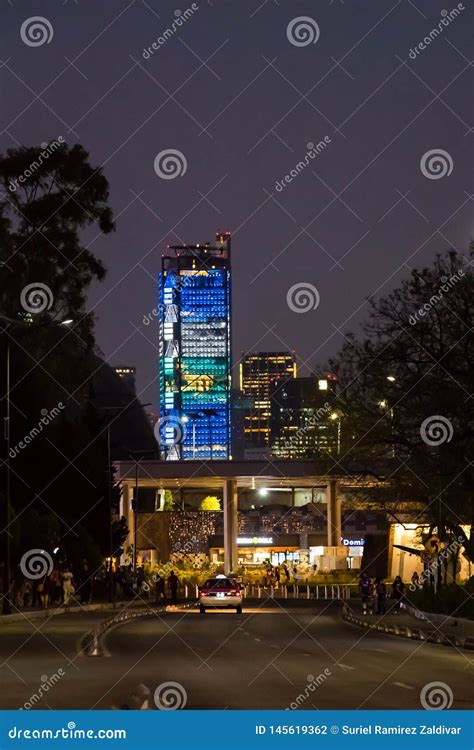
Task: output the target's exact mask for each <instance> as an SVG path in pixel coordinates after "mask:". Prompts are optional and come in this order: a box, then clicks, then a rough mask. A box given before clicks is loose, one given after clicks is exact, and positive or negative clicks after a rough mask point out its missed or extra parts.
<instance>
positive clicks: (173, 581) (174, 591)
mask: <svg viewBox="0 0 474 750" xmlns="http://www.w3.org/2000/svg"><path fill="white" fill-rule="evenodd" d="M178 583H179V578H178V576H177V575H176V574H175V572H174V570H172V571H171V573H170V576H169V578H168V586H169V587H170V591H171V601H172V603H173V604H177V603H178Z"/></svg>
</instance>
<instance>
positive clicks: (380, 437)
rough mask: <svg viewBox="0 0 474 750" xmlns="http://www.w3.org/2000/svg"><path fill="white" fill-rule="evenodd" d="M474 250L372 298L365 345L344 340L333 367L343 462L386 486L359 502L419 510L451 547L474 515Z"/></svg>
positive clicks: (472, 552)
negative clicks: (406, 505) (377, 297)
mask: <svg viewBox="0 0 474 750" xmlns="http://www.w3.org/2000/svg"><path fill="white" fill-rule="evenodd" d="M473 256H474V246H472V245H471V248H470V251H469V253H468V254H467V255H462V254H459V253H458V252H456V251H454V250H451V251H449V252H447V253H445V254H444V255H440V256H437V257H436V259H435V261H434V263H433V265H432V266H431V267H429V268H423V269H422V270H413V272H412V273H411V276H410V277H409V278H407V279H406V280H404V281H403V282H402V284H401V286H400V287H399V288H398V289H395V290H394V291H393V292H391V293H390V294H389V295H388V296H387V297H385V298H382V299H378V300H370V316H369V318H368V320H367V322H366V323H365V325H364V326H363V337H362V338H361V339H360V340H359V339H357V338H356V337H355V336H354V335H349V336H348V337H347V338H346V343H345V344H344V346H343V348H342V350H341V352H340V353H339V355H338V356H337V357H336V358H335V359H334V360H333V361H332V362H331V365H330V366H331V369H332V371H333V372H335V374H336V375H337V378H338V387H339V391H338V402H339V407H338V408H339V409H340V412H341V414H342V417H341V422H342V436H343V446H342V447H343V450H342V453H343V455H342V456H341V458H340V463H341V464H343V466H344V467H345V468H346V469H347V470H348V471H351V472H352V473H354V472H361V473H365V474H366V475H370V474H372V475H375V476H376V477H377V478H378V479H381V480H382V481H383V484H382V485H378V486H374V487H372V488H368V489H365V490H364V491H363V492H362V493H357V496H358V497H359V498H360V497H362V498H363V499H365V500H369V501H372V502H374V504H376V505H378V506H380V504H381V503H382V504H389V503H391V507H392V508H397V509H401V507H402V505H401V504H402V503H404V502H408V501H409V502H410V503H411V504H412V506H413V504H415V505H416V506H417V507H418V508H419V511H420V516H419V517H420V523H421V519H423V520H424V521H426V520H427V521H428V523H429V525H430V531H432V530H434V529H436V530H437V533H438V535H439V536H440V538H441V539H442V540H443V541H447V540H449V539H452V538H453V537H457V536H460V537H461V538H462V539H463V541H464V549H465V552H466V554H467V555H468V556H469V558H470V559H471V560H474V538H473V536H472V535H471V536H469V535H468V534H467V533H465V531H464V530H463V528H462V525H470V524H472V522H473V520H474V519H473V516H474V498H473V494H474V439H473V438H474V399H473V394H474V275H473V271H472V265H471V264H472V258H473Z"/></svg>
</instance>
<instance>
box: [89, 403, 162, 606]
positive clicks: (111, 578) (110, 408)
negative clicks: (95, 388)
mask: <svg viewBox="0 0 474 750" xmlns="http://www.w3.org/2000/svg"><path fill="white" fill-rule="evenodd" d="M89 403H92V405H93V406H95V408H96V409H97V410H98V411H105V412H109V411H115V412H116V411H118V412H119V414H118V415H117V416H120V414H122V413H123V412H125V411H126V410H127V409H129V408H131V407H135V408H138V407H141V408H142V407H144V406H149V404H140V402H137V401H136V399H135V400H134V401H131V402H130V403H128V404H125V405H124V406H122V405H117V406H115V405H114V406H97V405H96V404H94V402H93V401H90V402H89ZM106 418H107V417H106ZM116 418H117V417H115V419H116ZM111 424H112V419H111V418H110V419H108V418H107V425H106V438H107V504H108V516H109V570H108V574H109V585H108V589H109V602H112V603H113V602H114V601H115V587H114V571H113V567H112V559H113V556H114V535H113V526H112V524H113V508H112V450H111V439H110V437H111V436H110V426H111ZM137 471H138V469H137ZM135 520H136V519H135ZM135 528H136V524H135ZM134 556H135V551H134Z"/></svg>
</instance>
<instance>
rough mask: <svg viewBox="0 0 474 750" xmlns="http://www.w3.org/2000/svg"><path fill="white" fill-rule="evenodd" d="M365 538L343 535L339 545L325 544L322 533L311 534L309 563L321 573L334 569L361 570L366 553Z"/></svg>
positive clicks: (309, 538) (309, 539)
mask: <svg viewBox="0 0 474 750" xmlns="http://www.w3.org/2000/svg"><path fill="white" fill-rule="evenodd" d="M364 541H365V540H364V538H363V537H360V536H352V535H351V536H348V537H345V536H343V537H341V544H340V546H339V547H328V546H327V545H325V544H324V543H323V542H324V536H323V535H322V534H310V535H309V537H308V544H309V564H310V565H311V566H312V567H314V566H316V570H318V571H319V572H320V573H329V572H330V571H332V570H359V569H360V567H361V561H362V555H363V553H364Z"/></svg>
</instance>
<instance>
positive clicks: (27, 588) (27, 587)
mask: <svg viewBox="0 0 474 750" xmlns="http://www.w3.org/2000/svg"><path fill="white" fill-rule="evenodd" d="M30 594H31V581H29V580H28V579H26V580H25V583H24V584H23V606H24V608H25V609H26V607H27V606H28V604H29V603H30Z"/></svg>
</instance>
